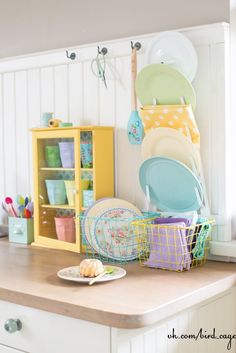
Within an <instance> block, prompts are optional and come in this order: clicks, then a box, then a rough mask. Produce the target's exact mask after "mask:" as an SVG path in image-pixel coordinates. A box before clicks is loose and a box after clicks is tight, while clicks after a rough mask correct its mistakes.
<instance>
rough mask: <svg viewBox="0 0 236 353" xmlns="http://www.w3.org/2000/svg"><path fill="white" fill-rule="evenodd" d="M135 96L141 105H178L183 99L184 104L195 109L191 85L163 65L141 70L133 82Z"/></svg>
mask: <svg viewBox="0 0 236 353" xmlns="http://www.w3.org/2000/svg"><path fill="white" fill-rule="evenodd" d="M135 88H136V93H137V96H138V98H139V100H140V102H141V103H142V104H143V105H149V104H153V101H154V100H155V99H156V100H157V102H158V104H161V105H169V104H180V103H181V97H184V99H185V102H186V104H191V106H192V109H193V110H195V108H196V95H195V91H194V88H193V86H192V85H191V83H190V82H189V81H188V80H187V79H186V78H185V77H184V75H182V74H181V73H180V72H179V71H177V70H175V69H173V68H172V67H170V66H168V65H165V64H152V65H148V66H146V67H144V69H142V70H141V71H140V72H139V74H138V76H137V79H136V81H135Z"/></svg>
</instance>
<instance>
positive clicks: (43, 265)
mask: <svg viewBox="0 0 236 353" xmlns="http://www.w3.org/2000/svg"><path fill="white" fill-rule="evenodd" d="M80 261H81V256H79V255H78V254H74V253H69V252H65V251H59V250H49V249H46V248H45V249H44V248H35V247H29V246H24V245H18V244H9V243H8V242H7V241H6V240H3V239H1V240H0V300H5V301H8V302H12V303H16V304H20V305H25V306H29V307H32V308H36V309H42V310H46V311H50V312H53V313H57V314H62V315H66V316H70V317H74V318H78V319H82V320H87V321H92V322H96V323H100V324H103V325H108V326H113V327H120V328H138V327H144V326H148V325H151V324H154V323H156V322H157V321H159V320H162V319H164V318H166V317H168V316H170V315H173V314H176V313H178V312H180V311H181V310H184V309H187V308H189V307H191V306H192V305H195V304H197V303H200V302H201V301H203V300H206V299H208V298H210V297H212V296H214V295H216V294H219V293H221V292H224V291H225V290H227V289H229V288H231V287H233V286H235V284H236V264H227V263H220V262H213V261H208V263H207V264H206V265H205V266H204V267H201V268H195V269H193V270H190V271H188V272H183V273H176V272H168V271H163V270H153V269H149V268H143V267H140V266H139V265H138V264H137V263H133V264H129V265H125V266H123V267H124V268H126V270H127V276H126V277H124V278H122V279H120V280H116V281H112V282H107V283H100V284H96V285H93V286H91V287H89V286H88V285H84V284H77V283H73V282H67V281H63V280H61V279H59V278H57V276H56V273H57V271H58V270H60V269H61V268H63V267H68V266H73V265H78V264H79V263H80Z"/></svg>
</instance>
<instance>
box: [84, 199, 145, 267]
mask: <svg viewBox="0 0 236 353" xmlns="http://www.w3.org/2000/svg"><path fill="white" fill-rule="evenodd" d="M116 214H117V219H118V220H117V221H114V223H113V225H114V228H115V236H114V237H113V238H112V237H111V234H109V230H110V226H109V224H108V225H107V224H106V223H107V220H108V219H115V217H116ZM137 217H142V213H141V212H140V210H139V209H138V208H137V207H135V206H134V205H132V204H131V203H130V202H128V201H125V200H121V199H117V198H106V199H101V200H98V201H97V202H96V203H95V204H93V205H92V206H91V207H90V208H89V209H88V210H87V212H86V213H85V218H84V221H83V232H84V234H85V236H86V239H87V241H88V242H89V244H90V245H91V247H92V248H93V249H94V250H95V251H96V252H98V253H99V254H101V255H102V256H105V257H109V258H111V259H115V260H120V261H128V260H133V259H135V258H136V257H137V254H135V249H133V248H132V246H133V247H134V248H135V244H134V242H133V238H132V237H131V235H130V234H128V230H129V229H130V219H133V218H137ZM116 222H117V223H116ZM119 226H120V228H121V227H122V228H123V230H124V228H125V231H124V233H125V234H120V233H119V230H118V229H119ZM100 229H101V231H102V234H101V236H100V237H99V231H100ZM119 234H120V235H121V236H119ZM123 235H125V236H126V237H123ZM111 239H113V240H114V242H112V243H111ZM116 240H117V241H118V240H120V242H119V243H117V245H116V244H115V241H116ZM126 241H127V244H125V242H126ZM104 242H105V243H106V242H107V245H106V244H105V243H104ZM132 242H133V243H132ZM109 245H111V246H109ZM108 248H109V249H110V250H109V251H108ZM121 249H122V251H120V250H121ZM132 250H134V252H132Z"/></svg>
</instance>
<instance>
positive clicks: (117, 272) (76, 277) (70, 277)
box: [57, 266, 126, 283]
mask: <svg viewBox="0 0 236 353" xmlns="http://www.w3.org/2000/svg"><path fill="white" fill-rule="evenodd" d="M107 268H109V269H110V268H112V269H114V272H113V273H110V274H106V275H104V276H102V277H101V278H99V279H98V280H97V281H96V282H97V283H98V282H107V281H113V280H115V279H119V278H122V277H124V276H125V275H126V271H125V270H124V269H123V268H121V267H117V266H104V269H105V270H106V269H107ZM57 276H58V277H59V278H62V279H65V280H67V281H73V282H80V283H89V282H90V281H91V280H92V279H93V278H94V277H83V276H81V275H80V273H79V266H72V267H66V268H63V269H62V270H60V271H58V272H57Z"/></svg>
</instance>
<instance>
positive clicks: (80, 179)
mask: <svg viewBox="0 0 236 353" xmlns="http://www.w3.org/2000/svg"><path fill="white" fill-rule="evenodd" d="M31 131H32V135H33V168H34V204H35V212H34V237H35V239H34V243H33V245H41V246H46V247H50V248H56V249H64V250H70V251H75V252H81V249H82V248H81V245H82V239H81V231H80V224H79V223H78V220H77V221H76V226H75V222H74V220H75V218H76V216H78V215H79V214H80V213H81V212H83V211H85V210H86V208H87V207H89V205H90V204H91V203H93V202H94V201H96V200H98V199H100V198H103V197H113V196H114V150H113V133H114V129H113V128H112V127H105V126H82V127H70V128H39V129H32V130H31Z"/></svg>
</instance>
